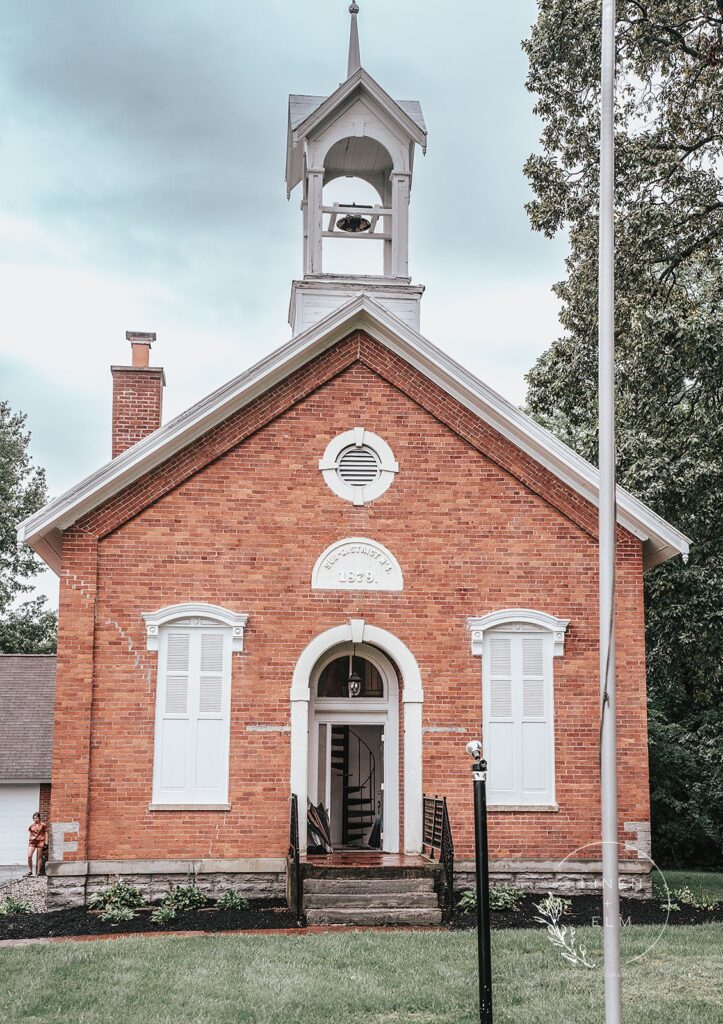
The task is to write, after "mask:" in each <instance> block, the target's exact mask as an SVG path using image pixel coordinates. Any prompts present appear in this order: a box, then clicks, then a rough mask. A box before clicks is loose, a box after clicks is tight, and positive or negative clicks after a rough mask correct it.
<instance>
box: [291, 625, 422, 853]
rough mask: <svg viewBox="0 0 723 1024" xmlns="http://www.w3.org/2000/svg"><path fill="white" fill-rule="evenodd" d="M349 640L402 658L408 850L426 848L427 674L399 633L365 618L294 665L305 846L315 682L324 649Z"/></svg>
mask: <svg viewBox="0 0 723 1024" xmlns="http://www.w3.org/2000/svg"><path fill="white" fill-rule="evenodd" d="M349 643H353V644H356V645H361V644H366V645H369V646H370V647H375V648H378V649H379V651H381V652H382V653H383V654H386V655H387V657H388V658H389V659H391V661H392V662H394V664H396V666H397V668H398V669H399V673H400V675H401V677H402V687H403V688H402V706H403V716H404V717H403V728H404V751H403V756H404V851H405V852H406V853H410V854H411V853H419V852H420V851H421V849H422V704H423V703H424V692H423V690H422V678H421V675H420V672H419V666H418V665H417V662H416V660H415V658H414V655H413V654H412V653H411V651H410V650H409V648H408V647H407V646H406V644H404V643H403V642H402V641H401V640H399V639H398V637H396V636H394V634H393V633H389V632H387V630H385V629H380V628H379V627H378V626H370V625H368V624H367V623H366V622H365V621H364V620H363V619H351V620H350V621H349V622H347V623H345V624H344V625H340V626H334V627H333V628H332V629H327V630H326V631H325V632H324V633H320V634H319V636H317V637H315V638H314V639H313V640H312V641H311V642H310V643H309V644H307V646H306V647H305V648H304V650H303V651H302V653H301V655H300V657H299V660H298V661H297V663H296V668H295V669H294V676H293V680H292V684H291V695H290V696H291V792H292V793H296V795H297V797H298V799H299V840H300V846H301V849H302V850H304V849H306V806H307V796H308V771H309V726H310V721H309V717H310V716H309V704H310V700H311V689H310V682H311V680H312V677H313V674H314V671H315V669H316V668H317V664H318V663H319V662H320V661H322V659H323V657H324V655H325V654H326V653H327V652H329V651H332V650H333V649H334V648H338V647H339V646H340V645H346V644H349ZM324 663H325V662H324ZM390 747H391V744H390ZM397 820H398V818H397Z"/></svg>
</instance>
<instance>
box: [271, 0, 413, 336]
mask: <svg viewBox="0 0 723 1024" xmlns="http://www.w3.org/2000/svg"><path fill="white" fill-rule="evenodd" d="M349 12H350V14H351V35H350V40H349V64H348V71H347V78H346V81H344V82H342V84H341V85H340V86H339V88H338V89H337V90H336V91H335V92H333V93H332V94H331V96H326V97H325V96H290V97H289V133H288V145H287V151H286V188H287V194H288V195H290V194H291V192H292V190H293V189H294V188H296V186H297V185H298V184H299V183H300V182H302V183H303V197H302V201H301V210H302V214H303V223H304V277H303V280H300V281H294V282H293V284H292V288H291V307H290V311H289V323H290V324H291V328H292V332H293V334H294V335H297V334H301V333H302V332H303V331H305V330H306V329H307V328H309V327H311V326H312V325H313V324H315V323H317V322H318V321H319V320H321V319H323V318H324V317H325V316H326V315H327V314H328V313H330V312H332V311H333V310H334V309H337V308H338V307H339V306H341V305H343V304H344V303H345V302H347V301H348V299H350V298H352V297H353V296H354V295H357V294H359V292H367V293H368V294H369V295H372V296H373V297H374V298H375V299H376V300H377V301H378V302H380V303H381V304H382V305H383V306H386V307H387V308H388V309H389V310H390V311H391V312H393V313H394V314H396V316H398V317H399V318H400V319H402V320H404V321H405V322H406V323H408V324H409V325H410V326H411V327H413V328H414V329H415V330H417V331H418V330H419V305H420V300H421V297H422V293H423V292H424V288H423V287H422V286H420V285H413V284H412V283H411V278H410V277H409V199H410V193H411V187H412V172H413V168H414V153H415V147H416V146H421V147H422V150H423V151H426V147H427V128H426V125H425V123H424V117H423V115H422V108H421V106H420V105H419V103H418V102H417V101H416V100H408V101H397V100H393V99H392V98H391V96H389V95H388V94H387V93H386V92H385V91H384V89H382V87H381V86H380V85H379V84H378V83H377V82H376V81H375V80H374V79H373V78H372V77H371V75H370V74H369V73H368V72H367V71H365V70H364V68H363V67H362V66H361V58H360V51H359V32H358V26H357V14H358V13H359V6H358V4H356V3H352V4H351V6H350V8H349ZM336 179H361V182H362V183H366V184H367V186H370V187H371V189H372V190H373V200H371V201H370V200H368V199H367V200H365V201H363V202H361V203H356V202H352V200H351V199H349V200H348V201H346V200H345V199H344V198H342V199H341V200H338V201H332V200H328V199H325V196H324V190H325V187H326V186H327V185H329V184H330V183H332V182H334V181H336ZM336 191H337V192H338V191H339V183H337V186H336ZM340 240H344V242H345V245H348V246H351V244H352V242H353V243H355V249H354V250H353V251H351V250H350V252H349V256H348V259H351V257H352V256H354V257H356V256H357V254H358V256H359V265H360V266H363V264H364V259H363V254H364V252H365V250H363V249H362V246H361V243H362V242H363V243H364V246H365V247H368V246H369V245H370V244H371V245H373V246H376V247H378V248H380V249H381V250H382V260H381V261H380V262H381V267H380V270H381V272H380V273H375V274H369V273H361V272H360V273H339V274H335V273H325V271H324V257H325V249H326V248H327V246H328V245H329V243H331V244H332V245H335V244H336V243H337V242H338V241H340ZM368 251H369V250H368V249H367V250H366V254H367V255H368ZM354 262H355V260H352V266H353V265H354Z"/></svg>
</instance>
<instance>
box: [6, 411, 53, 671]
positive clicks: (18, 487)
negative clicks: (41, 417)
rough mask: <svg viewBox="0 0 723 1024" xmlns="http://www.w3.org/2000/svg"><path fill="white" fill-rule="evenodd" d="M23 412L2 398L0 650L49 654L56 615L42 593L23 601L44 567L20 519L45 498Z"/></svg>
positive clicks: (51, 648) (41, 472) (43, 474)
mask: <svg viewBox="0 0 723 1024" xmlns="http://www.w3.org/2000/svg"><path fill="white" fill-rule="evenodd" d="M29 443H30V435H29V433H28V432H27V430H26V429H25V416H23V415H22V414H20V413H14V412H13V411H12V409H11V408H10V405H9V404H8V403H7V402H0V652H2V653H3V654H47V653H51V652H52V651H54V650H55V646H56V636H57V616H56V614H55V612H53V611H51V610H50V609H49V608H48V607H47V601H46V599H45V598H44V597H36V598H33V599H31V600H28V601H24V602H22V603H20V601H19V599H20V598H21V597H22V595H24V594H28V593H29V592H30V591H32V589H33V587H32V582H31V581H32V579H33V577H34V576H35V575H37V573H38V572H39V571H40V569H41V568H42V566H41V563H40V561H39V560H38V558H37V556H36V555H35V553H34V552H33V551H32V550H31V549H30V548H28V547H25V546H22V547H21V546H19V545H18V543H17V538H16V530H17V526H18V523H19V522H20V521H21V520H22V519H24V518H25V517H26V516H29V515H32V513H33V512H35V511H37V509H39V508H40V506H41V505H42V504H43V503H44V501H45V499H46V486H45V473H44V472H43V470H42V469H39V468H37V467H36V466H33V464H32V460H31V458H30V454H29V452H28V445H29Z"/></svg>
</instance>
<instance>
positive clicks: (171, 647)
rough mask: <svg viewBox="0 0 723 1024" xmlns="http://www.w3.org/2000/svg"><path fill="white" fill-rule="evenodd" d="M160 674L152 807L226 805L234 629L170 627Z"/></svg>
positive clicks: (161, 655)
mask: <svg viewBox="0 0 723 1024" xmlns="http://www.w3.org/2000/svg"><path fill="white" fill-rule="evenodd" d="M158 669H159V691H158V702H157V704H158V711H157V719H156V721H157V724H156V755H155V769H154V797H153V799H154V802H155V803H180V804H186V803H189V804H192V803H198V804H219V803H226V802H227V800H228V750H229V718H230V694H231V632H230V630H229V629H226V628H215V627H212V628H208V627H206V628H204V626H203V625H201V626H197V625H191V626H189V627H188V628H174V627H169V629H168V630H167V631H165V632H164V634H163V636H162V638H161V639H160V642H159V662H158Z"/></svg>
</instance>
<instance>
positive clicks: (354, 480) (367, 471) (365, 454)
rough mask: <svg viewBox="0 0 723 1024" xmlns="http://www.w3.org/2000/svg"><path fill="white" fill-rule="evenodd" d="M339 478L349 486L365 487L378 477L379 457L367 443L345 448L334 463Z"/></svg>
mask: <svg viewBox="0 0 723 1024" xmlns="http://www.w3.org/2000/svg"><path fill="white" fill-rule="evenodd" d="M336 471H337V473H338V475H339V479H340V480H342V481H343V483H345V484H347V486H349V487H366V486H367V485H368V484H371V483H374V481H375V480H377V479H378V477H379V473H380V468H379V457H378V455H377V453H376V452H375V451H373V450H372V449H371V448H368V447H367V445H365V444H363V445H359V446H358V447H357V446H356V445H352V446H351V447H350V448H345V449H344V451H343V452H342V453H341V455H340V456H339V459H338V460H337V464H336Z"/></svg>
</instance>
